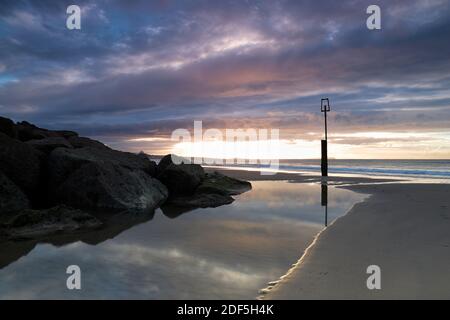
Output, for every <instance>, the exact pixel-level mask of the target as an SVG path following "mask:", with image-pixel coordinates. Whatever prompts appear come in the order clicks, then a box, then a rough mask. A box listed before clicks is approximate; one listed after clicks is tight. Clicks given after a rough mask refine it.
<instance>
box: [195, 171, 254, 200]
mask: <svg viewBox="0 0 450 320" xmlns="http://www.w3.org/2000/svg"><path fill="white" fill-rule="evenodd" d="M251 189H252V184H251V183H250V182H248V181H242V180H238V179H235V178H231V177H228V176H226V175H223V174H221V173H219V172H217V171H215V172H213V173H207V174H206V177H205V179H204V180H203V182H202V184H201V185H200V186H199V187H198V188H197V190H196V193H200V194H202V193H203V194H210V193H213V194H221V195H229V196H231V195H237V194H241V193H244V192H246V191H249V190H251Z"/></svg>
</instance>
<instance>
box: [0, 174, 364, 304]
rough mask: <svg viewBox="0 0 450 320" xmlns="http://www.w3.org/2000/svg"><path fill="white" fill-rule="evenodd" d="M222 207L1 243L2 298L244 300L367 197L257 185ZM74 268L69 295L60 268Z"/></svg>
mask: <svg viewBox="0 0 450 320" xmlns="http://www.w3.org/2000/svg"><path fill="white" fill-rule="evenodd" d="M252 185H253V190H252V191H249V192H247V193H245V194H242V195H240V196H237V197H236V201H235V202H234V203H233V204H231V205H227V206H222V207H219V208H214V209H196V210H193V211H190V212H187V213H184V214H182V215H179V216H177V217H174V216H173V215H170V217H168V216H166V215H165V214H164V213H163V211H161V210H159V209H158V210H157V211H156V212H155V213H154V215H153V214H152V215H148V216H135V217H129V216H127V217H118V218H117V223H113V224H111V225H109V226H108V227H107V228H105V229H104V230H100V231H96V232H92V233H90V234H85V235H78V236H59V237H54V238H51V239H47V241H45V242H39V243H37V242H33V241H22V242H8V243H0V253H1V257H0V268H1V269H0V299H80V298H81V299H252V298H255V297H256V296H257V295H258V291H259V289H261V288H263V287H265V286H266V284H267V283H268V282H270V281H273V280H276V279H278V278H279V277H280V276H282V275H283V274H285V273H286V272H287V270H288V269H289V268H290V266H291V265H292V264H293V263H295V262H296V261H297V260H298V259H299V258H300V256H301V255H302V254H303V251H304V250H305V249H306V248H307V247H308V245H309V244H310V243H311V242H312V240H313V238H314V236H315V235H316V234H317V233H318V232H319V231H320V230H322V229H323V228H324V224H325V219H327V221H328V223H331V222H332V221H333V220H334V219H336V218H337V217H339V216H341V215H343V214H345V213H346V212H347V211H348V210H349V209H350V208H351V207H352V206H353V205H354V204H355V203H356V202H359V201H361V200H362V199H363V198H364V197H365V196H364V195H361V194H357V193H354V192H352V191H348V190H343V189H337V188H333V187H329V189H328V210H327V217H325V207H323V206H322V205H321V186H320V185H318V184H304V183H289V182H286V181H255V182H252ZM69 265H78V266H79V267H80V268H81V283H82V288H81V290H68V289H67V287H66V279H67V277H68V275H67V274H66V268H67V267H68V266H69Z"/></svg>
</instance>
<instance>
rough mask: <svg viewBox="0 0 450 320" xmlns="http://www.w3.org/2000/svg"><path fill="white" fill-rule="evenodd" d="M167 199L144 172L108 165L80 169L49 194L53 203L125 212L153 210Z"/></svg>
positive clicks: (164, 190) (92, 164)
mask: <svg viewBox="0 0 450 320" xmlns="http://www.w3.org/2000/svg"><path fill="white" fill-rule="evenodd" d="M167 196H168V191H167V188H166V187H165V186H164V185H163V184H162V183H161V182H159V181H158V180H156V179H153V178H152V177H150V176H149V175H148V174H147V173H145V172H144V171H142V170H139V169H135V170H131V169H128V168H125V167H122V166H120V165H118V164H117V163H116V164H115V163H112V162H104V163H96V162H91V163H88V164H85V165H83V166H81V167H80V168H79V169H77V170H76V171H75V172H72V173H71V174H70V175H69V177H68V178H67V179H66V180H65V181H64V182H62V184H61V185H60V186H59V187H57V188H56V189H55V190H54V192H53V193H52V197H53V200H54V201H56V203H64V204H67V205H72V206H74V207H81V208H109V209H126V210H154V209H155V208H157V207H158V206H159V205H160V204H162V203H163V202H164V201H165V200H166V199H167Z"/></svg>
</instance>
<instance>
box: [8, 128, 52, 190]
mask: <svg viewBox="0 0 450 320" xmlns="http://www.w3.org/2000/svg"><path fill="white" fill-rule="evenodd" d="M42 157H43V155H42V153H41V152H39V151H37V150H36V149H35V148H33V147H32V146H30V145H28V144H26V143H23V142H20V141H18V140H15V139H12V138H10V137H8V136H7V135H5V134H3V133H0V168H1V170H2V172H3V173H4V174H5V175H6V176H7V177H8V178H9V179H10V180H11V181H13V182H14V183H15V184H16V185H17V186H19V187H20V188H21V189H22V190H23V191H25V193H28V192H30V193H31V192H33V191H34V190H35V189H36V187H37V186H38V183H39V174H40V163H41V159H42Z"/></svg>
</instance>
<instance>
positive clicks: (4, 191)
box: [0, 172, 30, 214]
mask: <svg viewBox="0 0 450 320" xmlns="http://www.w3.org/2000/svg"><path fill="white" fill-rule="evenodd" d="M29 207H30V203H29V201H28V198H27V197H26V196H25V194H24V193H23V192H22V190H20V189H19V187H17V186H16V185H15V184H14V183H13V182H12V181H11V180H9V179H8V177H6V176H5V175H4V174H3V173H2V172H0V214H2V213H8V212H17V211H20V210H23V209H28V208H29Z"/></svg>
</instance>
